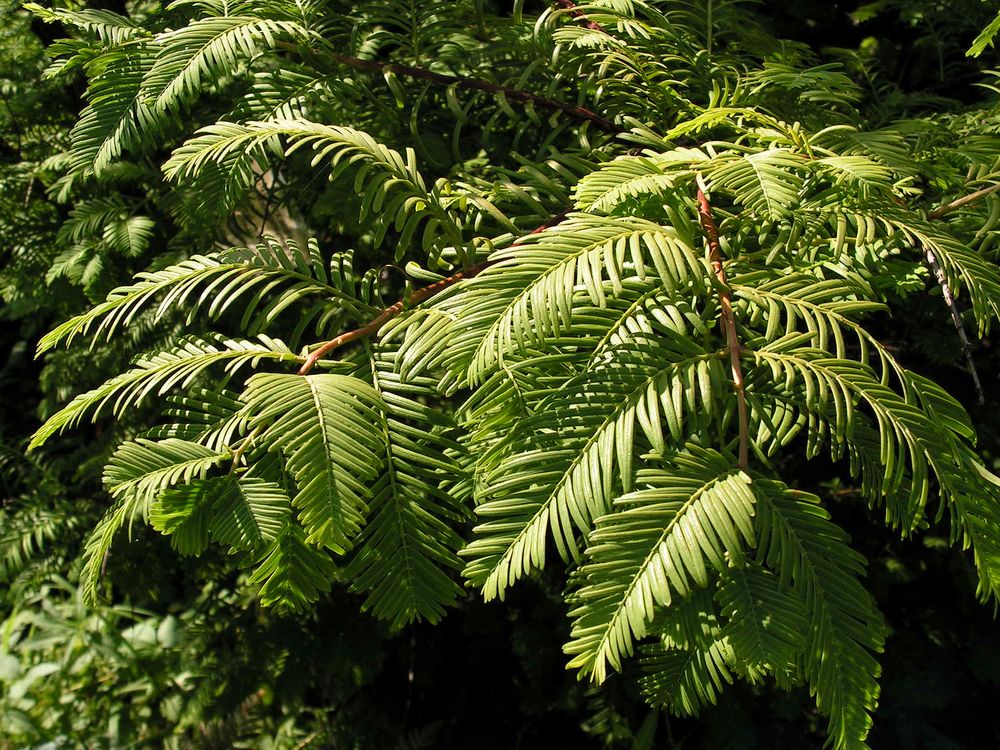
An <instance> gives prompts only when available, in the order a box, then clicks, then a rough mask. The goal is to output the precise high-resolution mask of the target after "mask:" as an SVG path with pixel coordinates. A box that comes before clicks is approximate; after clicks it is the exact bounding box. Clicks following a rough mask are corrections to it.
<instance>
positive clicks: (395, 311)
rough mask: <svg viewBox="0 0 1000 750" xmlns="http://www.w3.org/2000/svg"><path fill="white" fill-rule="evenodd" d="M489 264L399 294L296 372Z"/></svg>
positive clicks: (548, 224)
mask: <svg viewBox="0 0 1000 750" xmlns="http://www.w3.org/2000/svg"><path fill="white" fill-rule="evenodd" d="M568 214H569V209H566V210H565V211H560V212H559V213H557V214H556V215H555V216H553V217H551V218H550V219H549V220H548V221H546V222H545V223H544V224H541V225H539V226H537V227H535V228H534V229H533V230H531V232H529V233H528V234H527V235H525V236H527V237H530V236H531V235H533V234H538V233H539V232H544V231H545V230H546V229H550V228H551V227H554V226H555V225H556V224H558V223H559V222H561V221H562V220H563V219H565V218H566V216H567V215H568ZM521 239H523V238H521ZM521 239H519V240H517V241H515V242H514V244H515V245H516V244H518V242H520V241H521ZM492 264H493V263H492V261H489V260H486V261H483V262H482V263H477V264H476V265H474V266H471V267H469V268H466V269H464V270H462V271H459V272H458V273H455V274H452V275H451V276H449V277H448V278H446V279H441V280H440V281H435V282H434V283H433V284H429V285H427V286H425V287H423V288H421V289H418V290H417V291H415V292H413V294H411V295H409V296H408V297H403V298H402V299H400V300H398V301H397V302H395V303H394V304H392V305H389V307H387V308H385V309H384V310H383V311H382V312H381V313H379V314H378V315H376V316H375V317H374V318H372V319H371V320H370V321H368V322H367V323H365V324H364V325H363V326H361V327H360V328H355V329H354V330H352V331H346V332H344V333H342V334H340V335H339V336H337V337H335V338H332V339H330V340H329V341H327V342H326V343H325V344H323V345H322V346H321V347H319V348H318V349H317V350H316V351H314V352H312V353H311V354H310V355H309V356H308V357H307V358H306V361H305V363H304V364H303V365H302V367H301V368H299V375H308V374H309V371H310V370H312V368H313V367H314V366H315V364H316V362H318V361H319V360H320V359H322V358H323V357H325V356H326V355H327V354H329V353H330V352H332V351H334V350H335V349H339V348H340V347H342V346H344V344H349V343H351V342H352V341H357V340H358V339H363V338H367V337H368V336H371V335H373V334H375V333H378V330H379V329H380V328H381V327H382V326H384V325H385V324H386V323H388V322H389V321H390V320H392V319H393V318H395V317H396V316H397V315H399V314H400V313H401V312H403V310H405V309H406V308H407V307H413V306H414V305H419V304H420V303H421V302H426V301H427V300H429V299H430V298H431V297H433V296H435V295H437V294H439V293H441V292H443V291H444V290H445V289H447V288H448V287H450V286H453V285H454V284H457V283H458V282H459V281H463V280H465V279H471V278H472V277H474V276H476V275H477V274H479V273H481V272H482V271H484V270H485V269H487V268H489V267H490V266H491V265H492Z"/></svg>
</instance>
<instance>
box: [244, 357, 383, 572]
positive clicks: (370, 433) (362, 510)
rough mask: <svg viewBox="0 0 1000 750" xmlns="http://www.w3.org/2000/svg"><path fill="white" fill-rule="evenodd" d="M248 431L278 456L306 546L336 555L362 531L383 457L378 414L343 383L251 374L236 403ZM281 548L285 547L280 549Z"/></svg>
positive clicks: (351, 384)
mask: <svg viewBox="0 0 1000 750" xmlns="http://www.w3.org/2000/svg"><path fill="white" fill-rule="evenodd" d="M242 400H243V402H244V403H245V404H246V411H247V413H248V414H249V415H251V418H250V427H251V428H252V429H254V428H260V429H263V430H264V432H263V434H262V436H261V440H262V442H264V443H265V444H266V445H268V446H269V447H273V449H275V450H280V451H281V452H282V454H283V455H284V458H285V462H286V466H287V469H288V473H289V474H291V475H292V476H293V477H294V479H295V483H296V487H297V492H296V493H295V495H294V497H293V498H292V505H293V506H294V507H295V509H296V510H297V511H298V518H299V520H300V521H301V523H302V527H303V528H304V529H305V531H306V536H305V542H306V543H308V544H313V545H319V546H324V547H327V548H329V549H331V550H333V551H335V552H339V553H343V552H345V551H346V550H347V549H349V548H350V547H351V546H352V545H353V539H354V537H355V536H356V535H357V532H358V531H359V530H360V529H361V526H362V525H363V524H364V519H365V514H366V512H367V510H368V502H369V501H370V500H371V497H372V487H371V485H370V483H371V481H372V480H374V479H375V478H376V477H377V476H378V474H379V470H380V468H381V466H382V461H383V458H384V455H385V430H384V421H385V415H384V407H383V404H382V399H381V397H380V396H379V394H378V392H377V391H376V390H375V389H374V388H372V386H371V385H369V384H367V383H365V382H363V381H361V380H360V379H358V378H355V377H349V376H346V375H333V374H329V375H309V376H306V377H302V376H299V375H280V374H270V373H257V374H255V375H253V376H251V377H250V378H249V380H248V381H247V386H246V391H245V392H244V393H243V396H242ZM285 544H292V542H291V541H286V542H285Z"/></svg>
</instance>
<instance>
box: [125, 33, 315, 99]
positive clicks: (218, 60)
mask: <svg viewBox="0 0 1000 750" xmlns="http://www.w3.org/2000/svg"><path fill="white" fill-rule="evenodd" d="M308 37H309V31H308V30H307V29H305V28H303V27H302V26H301V25H299V24H297V23H294V22H292V21H288V20H278V19H271V18H261V17H260V16H256V15H247V16H241V15H231V16H229V15H227V16H212V17H209V18H199V19H196V20H194V21H192V22H190V23H188V24H186V25H184V26H180V27H179V28H177V29H172V30H169V31H166V32H164V33H163V34H160V35H159V36H157V38H156V42H157V44H158V45H159V47H160V49H159V50H158V54H157V56H156V61H155V62H154V63H153V64H152V66H150V68H149V70H148V71H147V72H146V74H145V76H144V77H143V80H142V88H141V91H140V94H141V96H142V98H143V99H144V100H146V101H150V102H152V106H153V107H154V108H156V109H160V110H162V109H167V108H173V107H176V106H177V105H178V103H180V102H183V101H184V100H185V99H186V98H188V97H190V96H191V95H193V94H195V93H198V92H199V91H200V90H201V88H202V86H203V83H204V82H206V81H208V82H211V83H212V84H213V85H217V84H218V83H219V82H220V79H223V78H224V77H226V76H231V75H232V74H233V71H234V69H238V67H239V64H240V63H241V62H243V61H246V60H249V59H250V58H252V57H254V56H256V55H258V54H260V53H261V52H262V51H263V50H266V49H273V48H274V47H275V45H276V44H277V43H278V41H283V40H305V39H307V38H308Z"/></svg>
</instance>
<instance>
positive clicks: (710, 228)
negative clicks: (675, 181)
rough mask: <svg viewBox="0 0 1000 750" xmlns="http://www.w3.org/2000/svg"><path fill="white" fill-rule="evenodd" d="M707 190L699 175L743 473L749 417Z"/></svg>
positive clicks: (747, 462) (747, 458) (703, 222)
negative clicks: (727, 356)
mask: <svg viewBox="0 0 1000 750" xmlns="http://www.w3.org/2000/svg"><path fill="white" fill-rule="evenodd" d="M706 193H707V187H706V185H705V182H704V180H703V179H702V177H701V175H700V174H699V175H698V215H699V217H700V218H701V226H702V228H703V229H704V230H705V234H706V235H707V237H708V260H709V262H710V263H711V264H712V268H713V269H714V270H715V276H716V278H717V279H718V280H719V283H720V284H721V288H720V290H719V304H720V306H721V307H722V318H721V320H720V324H721V326H722V328H723V330H724V331H725V332H726V348H727V349H728V350H729V364H730V369H731V370H732V375H733V390H734V391H735V392H736V410H737V415H738V418H739V467H740V468H741V469H743V470H744V471H746V470H747V469H749V468H750V455H749V454H750V447H749V446H750V434H749V433H750V417H749V414H748V412H747V398H746V390H745V388H744V385H743V367H742V365H741V364H740V352H741V351H742V347H741V346H740V340H739V337H738V336H737V335H736V318H735V316H734V315H733V301H732V295H731V293H730V291H729V283H728V282H727V280H726V269H725V267H724V266H723V263H722V261H723V258H722V247H721V245H720V244H719V228H718V226H717V225H716V223H715V217H714V216H713V215H712V204H711V203H709V201H708V195H707V194H706Z"/></svg>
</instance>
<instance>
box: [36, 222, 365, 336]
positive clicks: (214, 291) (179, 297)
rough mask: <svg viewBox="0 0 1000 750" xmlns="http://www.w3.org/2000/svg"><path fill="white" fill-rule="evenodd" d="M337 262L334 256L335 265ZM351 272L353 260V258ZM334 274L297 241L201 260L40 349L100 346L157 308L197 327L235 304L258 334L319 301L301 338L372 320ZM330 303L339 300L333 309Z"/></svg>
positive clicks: (110, 301) (144, 277)
mask: <svg viewBox="0 0 1000 750" xmlns="http://www.w3.org/2000/svg"><path fill="white" fill-rule="evenodd" d="M337 259H338V258H337V257H335V258H334V261H336V260H337ZM346 261H347V266H348V267H349V266H350V257H349V255H348V257H347V258H346ZM331 266H332V268H331V270H330V271H328V270H327V268H326V265H325V263H324V260H323V259H322V257H321V256H320V253H319V249H318V247H317V245H316V244H315V242H312V241H310V242H309V243H307V244H306V246H305V247H302V246H300V245H298V244H297V243H295V242H293V241H287V242H285V243H279V242H278V241H276V240H273V239H268V240H267V241H265V242H263V243H261V244H259V245H257V246H255V247H253V248H233V249H231V250H228V251H226V252H223V253H216V254H213V255H196V256H193V257H191V258H188V259H187V260H184V261H181V262H180V263H177V264H176V265H172V266H168V267H167V268H164V269H163V270H161V271H152V272H142V273H140V274H137V276H136V278H137V279H138V280H137V281H135V282H133V283H132V284H129V285H126V286H120V287H118V288H116V289H114V290H112V291H111V293H110V294H108V298H107V300H105V301H104V302H102V303H100V304H98V305H95V306H94V307H92V308H91V309H90V310H88V311H87V312H85V313H81V314H80V315H77V316H76V317H73V318H70V319H69V320H67V321H66V322H65V323H63V324H62V325H59V326H57V327H56V328H55V329H53V330H52V331H50V332H49V333H48V334H46V335H45V336H44V337H42V339H41V341H39V343H38V352H39V353H42V352H45V351H48V350H49V349H51V348H53V347H55V346H57V345H58V344H60V343H66V344H69V343H71V342H72V341H73V339H74V338H76V337H77V336H79V335H87V336H91V337H92V338H93V340H94V341H95V342H96V341H99V340H100V339H101V338H104V339H105V340H107V339H109V338H110V337H111V336H112V335H114V333H115V332H116V331H119V330H121V329H122V328H125V327H127V326H128V325H129V323H130V322H131V321H132V320H133V319H134V318H135V316H136V315H138V314H139V313H140V312H141V311H142V310H143V309H146V308H150V307H152V306H153V305H154V304H155V305H156V307H155V312H154V315H155V316H156V317H157V318H159V317H161V316H163V315H165V314H166V313H167V312H168V311H170V310H182V311H183V312H184V313H185V315H186V317H187V319H188V320H189V321H190V320H193V319H194V318H195V316H196V315H197V314H198V313H199V312H201V311H203V310H204V311H205V313H206V314H207V315H208V316H209V317H210V318H217V317H220V316H222V315H223V314H224V313H225V312H226V311H227V310H230V309H232V308H233V307H234V305H237V304H238V305H240V309H242V310H243V326H244V327H245V329H248V330H252V331H254V332H255V333H256V332H259V331H260V330H261V329H263V328H265V327H266V326H267V324H268V323H269V322H270V321H272V320H273V319H274V318H275V317H276V316H277V315H278V314H280V313H281V311H282V310H284V309H286V308H288V307H290V306H294V305H298V306H302V305H303V304H310V303H309V302H305V300H307V299H311V298H314V297H326V298H328V299H320V300H318V301H313V302H311V304H310V307H309V309H308V310H299V314H300V315H301V316H302V317H301V318H300V320H299V324H300V325H299V326H298V327H297V330H298V331H300V332H301V331H302V330H304V329H305V328H306V327H307V326H308V325H309V323H310V322H312V323H314V324H315V325H316V326H320V327H322V326H324V325H325V324H326V322H327V321H328V319H329V317H330V316H331V315H334V314H336V313H337V312H339V311H340V310H346V311H349V312H352V313H356V314H361V315H364V314H367V313H370V312H372V311H374V308H372V307H370V306H369V305H367V304H365V303H363V302H361V301H360V300H359V299H358V298H357V296H356V294H355V290H354V288H353V282H352V281H351V279H350V278H349V277H348V278H345V274H344V273H343V270H341V269H338V268H337V266H336V264H335V263H334V264H331ZM330 300H334V301H335V303H334V304H333V305H331V304H330Z"/></svg>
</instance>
